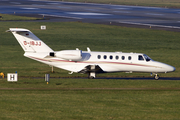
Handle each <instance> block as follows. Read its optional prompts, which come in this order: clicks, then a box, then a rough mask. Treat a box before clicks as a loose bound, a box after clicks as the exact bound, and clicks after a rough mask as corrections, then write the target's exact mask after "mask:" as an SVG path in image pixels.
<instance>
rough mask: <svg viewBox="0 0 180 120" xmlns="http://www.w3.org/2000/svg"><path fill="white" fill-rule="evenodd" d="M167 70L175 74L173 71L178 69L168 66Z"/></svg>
mask: <svg viewBox="0 0 180 120" xmlns="http://www.w3.org/2000/svg"><path fill="white" fill-rule="evenodd" d="M166 70H167V72H173V71H175V70H176V68H175V67H173V66H170V65H168V66H167V67H166Z"/></svg>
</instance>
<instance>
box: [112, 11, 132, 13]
mask: <svg viewBox="0 0 180 120" xmlns="http://www.w3.org/2000/svg"><path fill="white" fill-rule="evenodd" d="M113 12H115V13H131V12H128V11H113Z"/></svg>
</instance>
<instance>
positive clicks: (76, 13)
mask: <svg viewBox="0 0 180 120" xmlns="http://www.w3.org/2000/svg"><path fill="white" fill-rule="evenodd" d="M67 13H68V14H73V15H110V14H103V13H85V12H67Z"/></svg>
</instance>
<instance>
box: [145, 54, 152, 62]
mask: <svg viewBox="0 0 180 120" xmlns="http://www.w3.org/2000/svg"><path fill="white" fill-rule="evenodd" d="M143 56H144V58H145V59H146V61H147V62H148V61H150V60H152V59H151V58H150V57H149V56H147V55H146V54H144V55H143Z"/></svg>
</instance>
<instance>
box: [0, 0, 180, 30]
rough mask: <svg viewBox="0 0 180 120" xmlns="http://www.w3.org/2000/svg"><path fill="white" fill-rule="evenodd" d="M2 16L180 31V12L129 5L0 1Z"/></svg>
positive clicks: (26, 0) (29, 0)
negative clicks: (13, 15) (21, 16)
mask: <svg viewBox="0 0 180 120" xmlns="http://www.w3.org/2000/svg"><path fill="white" fill-rule="evenodd" d="M0 13H3V14H17V15H24V16H39V17H43V16H44V17H47V18H50V20H51V21H67V20H68V21H82V22H90V23H105V24H114V25H123V24H125V25H134V26H146V27H157V28H158V27H159V28H165V29H180V9H170V8H159V7H142V6H127V5H110V4H93V3H75V2H58V1H48V0H0Z"/></svg>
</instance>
